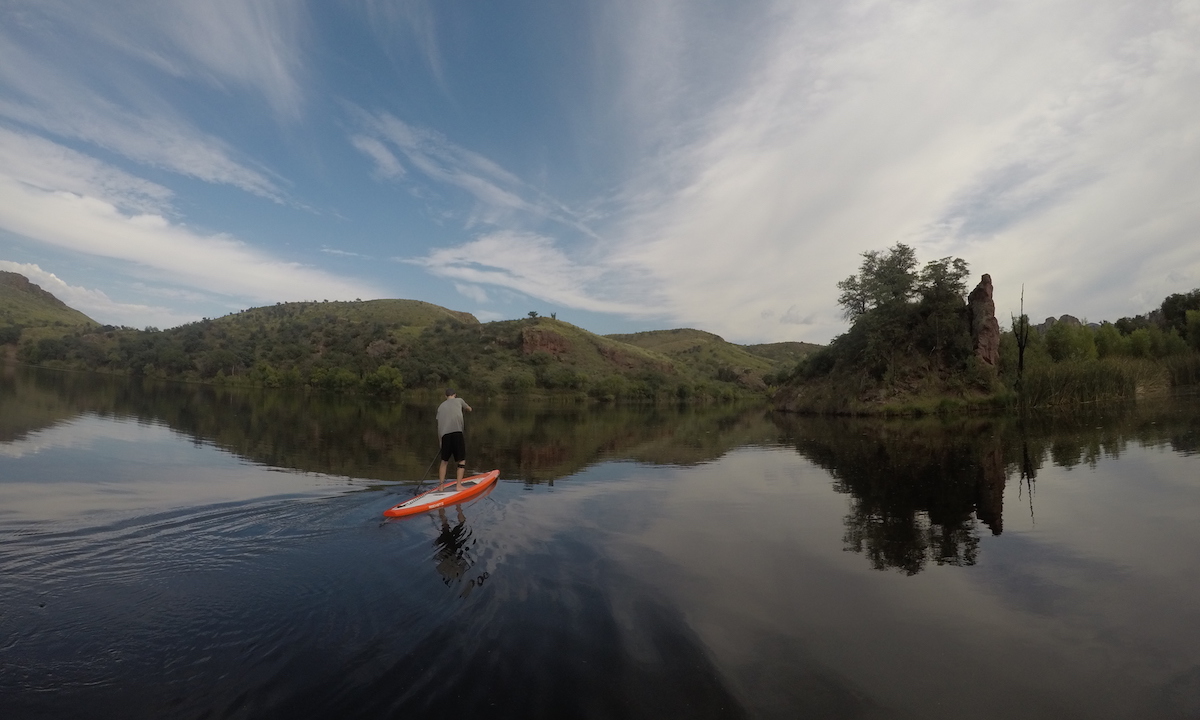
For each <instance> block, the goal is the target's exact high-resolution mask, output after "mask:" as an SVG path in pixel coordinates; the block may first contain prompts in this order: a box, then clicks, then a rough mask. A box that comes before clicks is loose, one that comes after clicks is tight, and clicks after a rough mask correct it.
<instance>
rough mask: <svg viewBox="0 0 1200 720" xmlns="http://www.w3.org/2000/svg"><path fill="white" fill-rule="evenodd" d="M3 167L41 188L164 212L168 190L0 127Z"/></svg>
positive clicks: (35, 136) (47, 142)
mask: <svg viewBox="0 0 1200 720" xmlns="http://www.w3.org/2000/svg"><path fill="white" fill-rule="evenodd" d="M0 168H3V169H4V172H6V173H7V174H9V176H10V177H12V178H13V179H15V180H19V181H20V182H22V183H25V184H27V185H31V186H33V187H37V188H41V189H42V190H63V191H66V192H72V193H76V194H78V195H91V196H93V197H98V198H103V199H104V200H105V201H107V202H110V203H112V204H113V205H116V206H118V207H120V208H123V209H126V210H137V211H151V212H165V211H166V210H167V208H168V206H169V203H170V200H171V196H172V193H171V191H170V190H168V189H167V188H165V187H163V186H161V185H158V184H157V183H152V182H149V181H147V180H143V179H142V178H139V177H136V176H134V175H130V174H129V173H126V172H124V171H122V170H119V169H117V168H114V167H112V166H111V165H108V164H106V163H102V162H100V161H99V160H96V159H95V158H93V157H91V156H89V155H84V154H83V153H80V152H76V151H74V150H71V149H69V148H66V147H63V146H62V145H59V144H57V143H52V142H50V141H48V140H45V139H43V138H41V137H38V136H37V135H32V134H30V133H19V132H13V131H11V130H7V129H5V128H3V127H0Z"/></svg>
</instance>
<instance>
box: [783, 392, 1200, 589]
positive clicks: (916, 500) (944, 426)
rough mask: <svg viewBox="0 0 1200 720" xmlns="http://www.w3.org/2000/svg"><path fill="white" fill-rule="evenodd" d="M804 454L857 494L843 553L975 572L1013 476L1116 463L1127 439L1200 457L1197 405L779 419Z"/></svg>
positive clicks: (885, 564) (881, 563)
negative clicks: (1108, 460)
mask: <svg viewBox="0 0 1200 720" xmlns="http://www.w3.org/2000/svg"><path fill="white" fill-rule="evenodd" d="M776 422H777V423H779V424H780V426H781V427H782V428H783V430H784V432H785V434H786V435H787V436H788V441H789V442H791V443H792V444H794V445H795V447H796V449H797V450H798V451H799V452H800V454H801V455H803V456H804V457H806V458H808V459H809V460H810V461H812V462H813V463H815V464H816V465H818V466H820V467H822V468H824V469H826V470H828V471H829V473H830V474H831V475H833V477H834V478H835V482H836V484H835V487H836V488H837V489H838V490H839V491H841V492H845V493H847V494H848V495H850V496H851V501H850V513H849V514H848V515H847V516H846V521H845V522H846V534H845V542H846V547H847V549H850V550H854V551H855V552H860V553H863V554H865V555H866V556H867V557H868V558H869V559H870V561H871V564H872V565H873V566H874V567H875V568H877V569H886V568H896V569H899V570H902V571H904V572H906V573H909V574H915V573H917V572H920V571H921V570H922V569H924V568H925V566H926V565H927V564H928V563H929V562H934V563H936V564H939V565H943V564H949V565H971V564H973V563H974V562H975V559H976V557H977V555H978V552H979V543H980V530H981V527H986V528H987V529H988V530H990V532H991V533H992V534H995V535H999V534H1000V533H1001V532H1002V531H1003V528H1004V489H1005V484H1006V482H1007V479H1008V478H1009V477H1010V476H1015V477H1019V478H1024V479H1027V480H1029V481H1033V480H1035V479H1036V477H1037V474H1038V472H1039V471H1040V470H1041V469H1042V467H1044V466H1045V464H1046V463H1047V462H1049V463H1052V464H1054V465H1058V466H1063V467H1071V466H1074V465H1078V464H1080V463H1095V462H1096V461H1097V460H1099V459H1100V458H1101V457H1104V456H1108V457H1116V456H1119V455H1120V454H1121V453H1122V452H1124V451H1125V449H1126V448H1127V446H1128V444H1129V443H1130V442H1136V443H1138V444H1141V445H1154V444H1169V445H1170V446H1171V447H1172V448H1173V449H1175V450H1176V451H1179V452H1195V451H1196V450H1197V448H1200V410H1198V409H1197V407H1196V405H1195V403H1194V401H1192V402H1188V401H1182V400H1176V401H1168V402H1163V403H1156V404H1154V405H1143V406H1141V407H1136V406H1131V407H1125V408H1107V409H1105V410H1103V411H1100V412H1093V413H1087V414H1085V413H1075V414H1072V415H1069V416H1066V415H1054V416H1048V415H1047V416H1031V417H1024V418H1016V417H1005V418H964V419H957V420H953V421H944V420H925V421H920V420H882V419H859V420H854V419H828V418H811V417H810V418H805V417H794V416H782V417H777V418H776Z"/></svg>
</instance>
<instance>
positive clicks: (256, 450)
mask: <svg viewBox="0 0 1200 720" xmlns="http://www.w3.org/2000/svg"><path fill="white" fill-rule="evenodd" d="M0 397H3V398H4V404H3V411H2V412H0V431H3V432H5V433H7V435H6V436H5V437H9V438H12V437H16V436H17V435H19V434H21V433H25V432H29V431H31V430H36V429H38V428H39V427H46V426H48V425H50V424H52V423H54V422H57V421H59V420H62V419H66V418H69V417H71V416H73V415H76V414H79V413H84V412H94V413H98V414H101V415H115V416H120V417H134V418H137V419H139V420H141V421H145V422H159V423H162V424H165V425H167V426H169V427H170V428H172V429H173V430H175V431H177V432H180V433H183V434H186V435H189V436H191V437H193V438H195V439H197V440H200V441H203V442H209V443H212V444H214V445H216V446H218V447H220V448H222V449H225V450H227V451H229V452H232V453H234V454H237V455H239V456H241V457H244V458H246V459H248V460H251V461H253V462H256V463H261V464H264V465H270V466H274V467H283V468H293V469H296V470H301V471H306V472H320V473H327V474H332V475H346V476H352V477H363V478H374V479H379V480H416V479H418V478H420V477H421V476H422V474H423V473H424V472H425V471H426V469H427V468H428V467H429V463H430V461H431V460H432V458H433V456H434V453H435V451H436V450H437V438H436V437H435V435H436V433H435V424H434V410H435V409H436V403H429V404H428V405H404V404H393V403H386V402H374V401H366V400H363V399H362V398H347V397H345V396H337V395H327V394H322V393H305V392H301V391H294V390H293V391H263V390H229V389H222V388H218V387H213V386H208V385H185V384H177V383H165V382H151V381H136V380H127V379H124V378H117V377H112V376H104V375H91V374H83V373H62V372H54V371H44V370H35V369H29V368H10V369H9V371H8V372H7V374H6V375H4V376H3V381H2V382H0ZM777 432H778V431H777V429H776V428H775V426H774V425H773V424H772V423H771V422H770V421H769V420H767V419H766V418H765V416H764V412H763V410H762V409H761V408H754V409H746V408H745V406H730V405H721V406H715V407H704V406H687V407H674V406H672V407H668V408H664V407H655V406H653V405H644V406H631V407H630V406H626V407H621V406H618V407H612V406H608V405H600V406H597V405H569V406H565V407H564V406H554V405H526V406H519V405H511V406H495V407H486V406H480V405H477V406H476V409H475V412H474V413H471V414H470V415H469V416H468V418H467V439H468V453H469V461H470V463H471V466H472V467H473V468H476V467H487V468H491V467H498V468H501V469H502V471H503V472H504V475H505V477H506V478H507V479H516V478H520V479H523V480H525V481H526V482H546V481H553V480H554V479H556V478H558V477H562V476H564V475H568V474H571V473H574V472H576V471H578V470H579V469H581V468H583V467H585V466H587V465H588V464H590V463H593V462H595V461H596V460H597V459H599V458H602V457H603V458H631V459H636V460H640V461H643V462H650V463H666V464H691V463H696V462H703V461H706V460H712V459H715V458H717V457H720V456H721V455H722V454H724V453H725V452H726V451H728V450H729V449H730V448H732V447H736V446H737V445H740V444H745V443H746V442H751V441H755V440H761V439H774V437H775V436H776V435H777Z"/></svg>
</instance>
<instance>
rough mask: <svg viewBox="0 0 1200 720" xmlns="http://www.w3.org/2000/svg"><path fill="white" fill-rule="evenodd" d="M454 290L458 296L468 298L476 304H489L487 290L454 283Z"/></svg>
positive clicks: (489, 299) (476, 286)
mask: <svg viewBox="0 0 1200 720" xmlns="http://www.w3.org/2000/svg"><path fill="white" fill-rule="evenodd" d="M454 289H455V290H456V291H458V294H459V295H462V296H463V297H468V298H471V299H472V300H474V301H475V302H477V303H485V304H486V303H489V302H491V298H489V297H488V294H487V290H484V289H483V288H481V287H480V286H478V285H464V284H463V283H454Z"/></svg>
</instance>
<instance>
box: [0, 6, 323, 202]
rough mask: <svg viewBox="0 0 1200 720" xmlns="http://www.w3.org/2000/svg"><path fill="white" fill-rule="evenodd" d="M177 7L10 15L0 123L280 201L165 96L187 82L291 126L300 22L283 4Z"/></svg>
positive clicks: (35, 9)
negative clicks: (257, 105) (244, 101)
mask: <svg viewBox="0 0 1200 720" xmlns="http://www.w3.org/2000/svg"><path fill="white" fill-rule="evenodd" d="M171 5H172V7H169V8H163V7H161V6H158V7H156V8H155V11H154V12H146V11H145V8H141V7H137V6H135V5H133V4H116V5H112V4H104V5H82V6H81V5H78V4H75V3H61V2H54V1H53V0H49V1H48V2H39V3H29V4H22V3H18V6H17V7H15V8H10V9H9V10H8V13H7V14H6V20H7V19H11V20H12V22H5V23H0V117H5V118H8V119H9V120H13V121H17V122H20V123H23V124H25V125H28V126H31V127H35V128H39V129H41V130H44V131H47V132H50V133H53V134H55V135H59V136H62V137H66V138H72V139H77V140H82V141H85V142H88V143H92V144H94V145H97V146H99V147H103V148H105V149H107V150H110V151H113V152H116V153H119V154H121V155H123V156H125V157H127V158H129V159H131V160H133V161H135V162H137V163H141V164H145V165H149V166H153V167H157V168H163V169H167V170H170V171H172V172H177V173H180V174H183V175H187V176H190V177H194V178H197V179H200V180H203V181H205V182H211V183H219V184H227V185H232V186H234V187H238V188H240V189H242V190H245V191H247V192H250V193H254V194H256V195H260V196H262V197H267V198H270V199H273V200H276V201H283V198H284V194H283V192H282V191H281V190H280V188H279V187H278V185H277V184H276V182H275V181H273V180H272V179H270V178H269V177H268V174H267V173H265V172H263V171H262V170H259V169H255V168H254V167H251V164H248V163H246V162H244V161H240V160H238V159H236V155H237V153H236V152H235V151H234V150H233V149H232V148H230V147H229V146H228V145H227V144H226V143H225V142H223V141H221V140H219V139H217V138H216V137H214V136H212V135H210V134H207V133H205V132H203V131H201V130H199V129H197V128H196V127H194V125H193V124H192V123H191V122H190V121H188V120H186V119H184V117H183V115H182V113H181V111H180V110H179V109H176V108H173V107H172V106H171V105H170V104H169V103H168V102H167V98H168V95H167V94H165V93H162V92H161V91H160V88H161V85H162V84H163V83H164V82H167V83H178V82H179V81H180V80H187V81H191V82H194V83H199V84H202V85H207V86H211V87H214V88H216V89H218V90H222V89H224V88H226V87H227V86H229V87H233V88H236V89H240V90H243V91H246V97H247V98H250V99H254V98H266V99H267V101H268V102H269V103H270V105H271V106H272V107H273V108H274V109H275V110H276V112H277V114H279V115H280V116H282V117H286V118H292V117H295V116H296V115H297V114H298V113H299V111H300V106H301V92H300V87H299V83H298V80H297V79H296V74H297V71H298V68H299V55H298V53H299V41H298V38H299V36H301V35H302V34H303V26H304V24H305V23H304V20H303V17H302V16H299V15H297V14H296V13H295V12H294V10H295V9H296V8H294V7H293V6H292V5H291V4H287V3H275V2H267V3H256V4H250V5H248V4H245V3H238V2H225V1H224V0H222V2H219V3H188V2H175V3H171Z"/></svg>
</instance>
